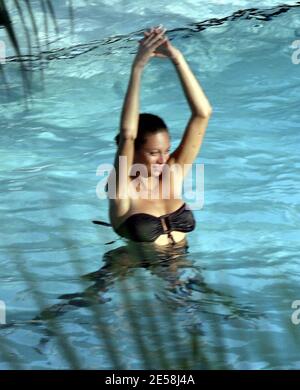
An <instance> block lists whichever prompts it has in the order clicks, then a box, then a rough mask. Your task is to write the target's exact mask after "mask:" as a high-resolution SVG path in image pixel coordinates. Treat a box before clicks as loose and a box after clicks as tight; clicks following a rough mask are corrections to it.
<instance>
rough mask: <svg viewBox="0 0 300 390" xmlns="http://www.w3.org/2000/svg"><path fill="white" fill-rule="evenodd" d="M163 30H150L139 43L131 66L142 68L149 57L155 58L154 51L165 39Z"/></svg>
mask: <svg viewBox="0 0 300 390" xmlns="http://www.w3.org/2000/svg"><path fill="white" fill-rule="evenodd" d="M164 32H165V30H162V29H160V30H155V31H153V29H151V32H149V33H147V35H146V36H145V37H144V38H143V39H141V40H140V41H139V44H140V46H139V49H138V52H137V55H136V57H135V59H134V61H133V66H140V67H144V66H145V65H146V63H147V62H148V61H149V59H150V58H151V57H154V56H156V55H157V54H156V52H155V51H156V50H157V48H158V47H159V46H161V45H162V44H163V43H164V42H166V40H167V38H166V37H164ZM144 34H145V33H144Z"/></svg>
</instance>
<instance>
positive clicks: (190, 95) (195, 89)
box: [171, 50, 212, 117]
mask: <svg viewBox="0 0 300 390" xmlns="http://www.w3.org/2000/svg"><path fill="white" fill-rule="evenodd" d="M171 60H172V62H173V64H174V66H175V68H176V71H177V73H178V75H179V78H180V81H181V84H182V87H183V90H184V94H185V96H186V98H187V101H188V103H189V106H190V108H191V111H192V113H193V114H194V115H198V116H203V117H205V116H208V115H210V113H211V111H212V107H211V105H210V103H209V101H208V99H207V97H206V96H205V94H204V92H203V90H202V88H201V86H200V84H199V82H198V80H197V79H196V77H195V75H194V74H193V72H192V71H191V69H190V67H189V65H188V63H187V62H186V60H185V58H184V56H183V54H182V53H181V52H180V51H179V50H178V53H177V54H176V56H174V57H172V58H171Z"/></svg>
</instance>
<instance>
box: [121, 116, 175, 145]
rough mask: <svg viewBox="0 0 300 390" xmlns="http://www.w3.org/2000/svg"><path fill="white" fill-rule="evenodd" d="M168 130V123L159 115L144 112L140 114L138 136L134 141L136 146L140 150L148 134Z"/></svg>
mask: <svg viewBox="0 0 300 390" xmlns="http://www.w3.org/2000/svg"><path fill="white" fill-rule="evenodd" d="M161 131H168V128H167V125H166V124H165V122H164V121H163V119H161V118H160V117H159V116H157V115H154V114H149V113H142V114H140V116H139V124H138V132H137V137H136V139H135V141H134V148H135V150H138V149H139V148H140V147H141V146H142V145H143V144H145V143H146V138H147V135H149V134H155V133H159V132H161ZM115 141H116V144H117V145H119V141H120V134H117V135H116V136H115Z"/></svg>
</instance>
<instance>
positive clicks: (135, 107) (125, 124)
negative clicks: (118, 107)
mask: <svg viewBox="0 0 300 390" xmlns="http://www.w3.org/2000/svg"><path fill="white" fill-rule="evenodd" d="M142 72H143V68H142V67H140V66H135V65H133V66H132V67H131V74H130V79H129V83H128V87H127V92H126V95H125V99H124V103H123V108H122V114H121V122H120V132H121V133H122V135H123V136H124V137H125V138H134V139H135V138H136V136H137V131H138V121H139V98H140V96H139V95H140V83H141V76H142Z"/></svg>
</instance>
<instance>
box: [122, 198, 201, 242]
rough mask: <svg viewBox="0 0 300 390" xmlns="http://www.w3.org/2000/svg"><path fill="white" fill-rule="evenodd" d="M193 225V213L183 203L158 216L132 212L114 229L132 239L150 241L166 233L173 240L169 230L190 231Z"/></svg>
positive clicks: (194, 223)
mask: <svg viewBox="0 0 300 390" xmlns="http://www.w3.org/2000/svg"><path fill="white" fill-rule="evenodd" d="M195 225H196V222H195V219H194V216H193V213H192V211H191V210H190V208H189V207H188V206H187V205H186V203H184V204H183V205H182V206H180V208H179V209H177V210H175V211H173V212H172V213H169V214H164V215H162V216H160V217H155V216H154V215H151V214H145V213H138V214H132V215H131V216H130V217H128V218H127V219H126V220H125V221H124V222H123V223H121V225H120V226H119V227H118V228H117V229H115V231H116V233H118V234H119V235H120V236H122V237H125V238H128V239H130V240H133V241H141V242H142V241H146V242H152V241H155V240H156V239H157V238H158V237H159V236H160V235H161V234H168V236H169V237H170V238H171V239H172V241H173V238H172V236H171V235H170V232H171V231H173V230H177V231H179V232H190V231H192V230H194V228H195Z"/></svg>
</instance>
